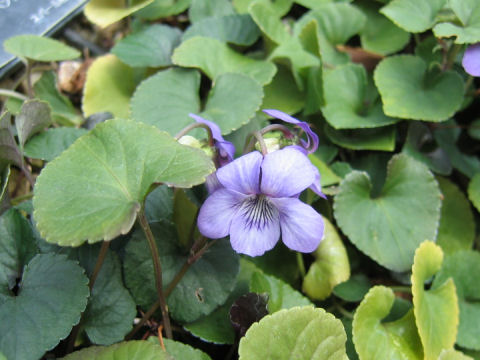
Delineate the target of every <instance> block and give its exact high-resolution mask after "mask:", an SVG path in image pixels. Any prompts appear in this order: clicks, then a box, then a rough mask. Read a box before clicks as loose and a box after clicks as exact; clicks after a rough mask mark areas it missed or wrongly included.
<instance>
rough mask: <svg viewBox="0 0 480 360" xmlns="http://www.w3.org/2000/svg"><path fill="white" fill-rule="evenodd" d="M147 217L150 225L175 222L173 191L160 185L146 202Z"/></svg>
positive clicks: (149, 195)
mask: <svg viewBox="0 0 480 360" xmlns="http://www.w3.org/2000/svg"><path fill="white" fill-rule="evenodd" d="M145 215H146V216H147V220H148V222H149V223H152V222H159V221H162V220H167V221H172V220H173V189H172V188H170V187H168V186H167V185H160V186H158V187H157V188H156V189H155V190H153V191H152V192H151V193H149V194H148V196H147V199H146V200H145Z"/></svg>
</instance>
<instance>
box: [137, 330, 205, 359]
mask: <svg viewBox="0 0 480 360" xmlns="http://www.w3.org/2000/svg"><path fill="white" fill-rule="evenodd" d="M147 341H148V342H151V343H153V344H157V345H160V343H159V340H158V337H157V336H150V337H149V338H148V339H147ZM163 343H164V345H165V351H166V352H167V354H168V355H169V356H167V359H169V360H170V359H174V360H175V359H178V360H180V359H188V360H211V359H210V356H208V355H207V354H205V353H204V352H203V351H201V350H198V349H195V348H193V347H191V346H189V345H186V344H184V343H181V342H179V341H174V340H170V339H163Z"/></svg>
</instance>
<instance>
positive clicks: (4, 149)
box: [0, 112, 23, 168]
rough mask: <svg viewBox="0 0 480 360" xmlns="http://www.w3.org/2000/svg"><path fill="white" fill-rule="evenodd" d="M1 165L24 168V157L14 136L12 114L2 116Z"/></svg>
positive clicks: (0, 127) (0, 131)
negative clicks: (13, 165)
mask: <svg viewBox="0 0 480 360" xmlns="http://www.w3.org/2000/svg"><path fill="white" fill-rule="evenodd" d="M0 164H2V166H3V165H4V164H15V165H16V166H18V167H20V168H21V167H22V166H23V155H22V151H21V150H20V149H19V147H18V145H17V142H16V141H15V137H14V135H13V130H12V124H11V120H10V114H9V113H7V112H5V113H3V114H1V115H0Z"/></svg>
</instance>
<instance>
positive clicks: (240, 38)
mask: <svg viewBox="0 0 480 360" xmlns="http://www.w3.org/2000/svg"><path fill="white" fill-rule="evenodd" d="M194 36H204V37H209V38H214V39H217V40H220V41H224V42H227V43H232V44H236V45H252V44H253V43H254V42H255V41H257V39H258V37H259V36H260V30H259V29H258V26H257V25H256V24H255V23H254V22H253V20H252V18H251V16H250V15H248V14H241V15H239V14H231V15H226V16H221V17H208V18H205V19H202V20H200V21H198V22H195V23H194V24H193V25H192V26H190V27H189V28H188V29H187V30H186V31H185V33H184V34H183V41H185V40H187V39H190V38H192V37H194Z"/></svg>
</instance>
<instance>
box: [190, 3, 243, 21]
mask: <svg viewBox="0 0 480 360" xmlns="http://www.w3.org/2000/svg"><path fill="white" fill-rule="evenodd" d="M233 14H235V10H234V8H233V5H232V3H231V2H230V1H229V0H210V1H203V0H192V4H191V5H190V8H189V9H188V18H189V20H190V21H191V22H192V23H195V22H197V21H201V20H204V19H207V18H209V17H221V16H225V15H233Z"/></svg>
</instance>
